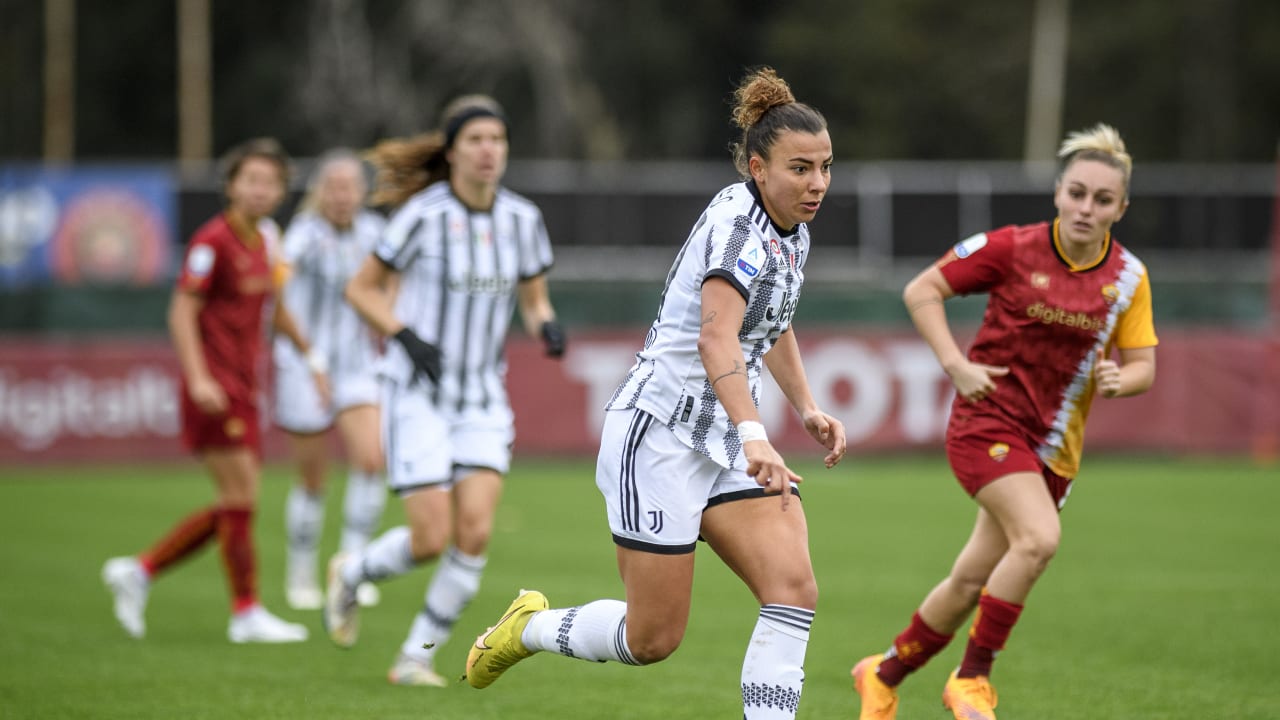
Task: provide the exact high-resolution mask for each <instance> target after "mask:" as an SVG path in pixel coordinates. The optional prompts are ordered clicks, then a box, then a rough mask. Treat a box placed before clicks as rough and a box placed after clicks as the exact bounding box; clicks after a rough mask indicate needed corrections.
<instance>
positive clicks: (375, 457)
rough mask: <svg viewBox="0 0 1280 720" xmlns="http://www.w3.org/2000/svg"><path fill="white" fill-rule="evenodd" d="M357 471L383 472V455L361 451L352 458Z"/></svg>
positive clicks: (376, 473)
mask: <svg viewBox="0 0 1280 720" xmlns="http://www.w3.org/2000/svg"><path fill="white" fill-rule="evenodd" d="M352 464H353V465H355V470H356V471H357V472H360V473H363V474H365V475H379V474H381V473H382V456H381V455H379V454H378V453H376V452H370V453H361V454H358V455H356V456H355V457H354V458H353V459H352Z"/></svg>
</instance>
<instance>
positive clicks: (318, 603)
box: [284, 585, 324, 610]
mask: <svg viewBox="0 0 1280 720" xmlns="http://www.w3.org/2000/svg"><path fill="white" fill-rule="evenodd" d="M284 597H285V601H286V602H288V603H289V607H291V608H293V609H294V610H319V609H320V608H322V607H324V593H323V592H321V591H320V588H319V587H318V586H315V585H304V586H296V585H295V586H289V587H287V588H285V590H284Z"/></svg>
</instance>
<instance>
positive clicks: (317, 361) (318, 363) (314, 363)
mask: <svg viewBox="0 0 1280 720" xmlns="http://www.w3.org/2000/svg"><path fill="white" fill-rule="evenodd" d="M307 367H308V368H311V372H313V373H316V374H318V375H323V374H325V373H327V372H329V357H328V356H327V355H325V354H324V353H323V352H321V350H320V348H314V347H313V348H311V349H310V350H308V351H307Z"/></svg>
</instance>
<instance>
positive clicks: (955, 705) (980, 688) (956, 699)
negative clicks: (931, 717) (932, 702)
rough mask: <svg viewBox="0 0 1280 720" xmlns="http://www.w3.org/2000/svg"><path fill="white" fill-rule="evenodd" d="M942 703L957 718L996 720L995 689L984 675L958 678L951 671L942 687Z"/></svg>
mask: <svg viewBox="0 0 1280 720" xmlns="http://www.w3.org/2000/svg"><path fill="white" fill-rule="evenodd" d="M942 704H943V706H945V707H946V708H947V709H948V710H950V711H951V713H952V714H953V715H955V716H956V718H957V720H996V709H995V708H996V689H995V688H993V687H991V682H990V681H989V680H987V678H986V677H984V676H978V677H975V678H958V677H956V674H955V673H954V672H953V673H951V677H950V678H948V679H947V685H946V687H944V688H943V689H942Z"/></svg>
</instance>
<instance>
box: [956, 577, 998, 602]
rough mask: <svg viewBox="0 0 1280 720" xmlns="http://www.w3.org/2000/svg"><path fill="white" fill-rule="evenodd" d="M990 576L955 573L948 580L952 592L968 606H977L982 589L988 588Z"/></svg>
mask: <svg viewBox="0 0 1280 720" xmlns="http://www.w3.org/2000/svg"><path fill="white" fill-rule="evenodd" d="M988 578H990V575H989V574H987V575H977V574H969V573H953V574H952V575H951V577H950V578H948V580H949V581H950V582H949V585H950V587H951V592H952V593H953V594H954V595H955V596H956V597H957V598H959V599H960V600H963V601H964V603H965V604H966V605H970V606H972V605H977V603H978V597H979V596H981V595H982V588H984V587H986V585H987V579H988Z"/></svg>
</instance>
